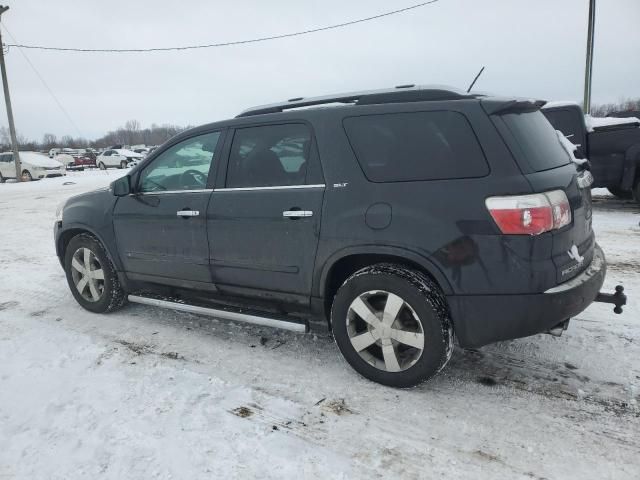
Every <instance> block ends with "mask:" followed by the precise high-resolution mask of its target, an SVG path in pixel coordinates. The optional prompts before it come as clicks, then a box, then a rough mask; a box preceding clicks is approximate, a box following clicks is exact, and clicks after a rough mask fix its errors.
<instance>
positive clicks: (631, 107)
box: [591, 98, 640, 117]
mask: <svg viewBox="0 0 640 480" xmlns="http://www.w3.org/2000/svg"><path fill="white" fill-rule="evenodd" d="M628 111H635V112H637V111H640V98H636V99H633V98H628V99H626V100H620V101H618V102H615V103H602V104H598V105H594V106H593V107H591V115H592V116H594V117H606V116H607V115H609V114H610V113H613V112H628Z"/></svg>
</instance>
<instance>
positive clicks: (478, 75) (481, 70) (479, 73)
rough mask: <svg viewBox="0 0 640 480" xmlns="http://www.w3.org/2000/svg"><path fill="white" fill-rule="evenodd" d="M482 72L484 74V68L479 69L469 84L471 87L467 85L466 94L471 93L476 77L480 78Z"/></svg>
mask: <svg viewBox="0 0 640 480" xmlns="http://www.w3.org/2000/svg"><path fill="white" fill-rule="evenodd" d="M482 72H484V66H483V67H482V68H481V69H480V71H479V72H478V74H477V75H476V78H474V79H473V82H471V85H469V88H467V93H469V92H470V91H471V89H472V88H473V86H474V85H475V84H476V82H477V81H478V77H480V75H482Z"/></svg>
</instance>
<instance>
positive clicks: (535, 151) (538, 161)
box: [500, 111, 571, 172]
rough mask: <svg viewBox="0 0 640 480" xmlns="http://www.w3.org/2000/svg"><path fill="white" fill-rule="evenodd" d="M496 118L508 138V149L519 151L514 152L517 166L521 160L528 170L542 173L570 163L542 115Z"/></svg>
mask: <svg viewBox="0 0 640 480" xmlns="http://www.w3.org/2000/svg"><path fill="white" fill-rule="evenodd" d="M500 118H502V120H503V121H504V123H505V125H506V126H507V129H508V130H509V132H510V133H511V136H512V138H511V139H509V138H507V143H508V144H509V146H510V147H512V150H516V151H519V152H520V154H517V153H516V160H517V161H518V163H520V164H521V163H522V162H523V161H524V162H526V163H527V164H528V166H529V168H530V170H532V171H534V172H542V171H544V170H549V169H551V168H556V167H561V166H563V165H566V164H568V163H569V162H570V161H571V159H570V158H569V154H568V153H567V152H566V150H565V149H564V147H563V146H562V144H561V143H560V140H559V139H558V134H557V133H556V130H555V129H554V128H553V126H552V125H551V123H549V121H548V120H547V119H546V117H545V116H544V115H543V114H542V112H540V111H535V112H524V113H506V114H503V115H500ZM514 153H515V152H514ZM522 167H523V166H522V165H521V168H522Z"/></svg>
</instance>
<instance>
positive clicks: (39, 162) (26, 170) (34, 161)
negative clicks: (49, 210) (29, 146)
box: [0, 152, 67, 183]
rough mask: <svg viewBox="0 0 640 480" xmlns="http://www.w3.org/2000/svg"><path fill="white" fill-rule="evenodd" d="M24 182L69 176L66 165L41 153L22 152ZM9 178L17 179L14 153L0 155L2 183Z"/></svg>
mask: <svg viewBox="0 0 640 480" xmlns="http://www.w3.org/2000/svg"><path fill="white" fill-rule="evenodd" d="M20 163H21V166H22V172H21V176H22V179H23V180H27V181H29V180H38V179H40V178H46V177H61V176H63V175H66V174H67V171H66V169H65V167H64V165H63V164H62V163H60V162H58V161H57V160H54V159H52V158H49V157H48V156H47V155H45V154H43V153H39V152H20ZM7 178H16V167H15V164H14V163H13V153H12V152H5V153H0V183H4V181H5V180H6V179H7Z"/></svg>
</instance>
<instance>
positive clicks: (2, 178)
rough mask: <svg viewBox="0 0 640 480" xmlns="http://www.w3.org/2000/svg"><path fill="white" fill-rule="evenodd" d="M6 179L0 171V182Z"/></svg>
mask: <svg viewBox="0 0 640 480" xmlns="http://www.w3.org/2000/svg"><path fill="white" fill-rule="evenodd" d="M6 181H7V179H6V178H4V177H3V176H2V173H0V183H4V182H6Z"/></svg>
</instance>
